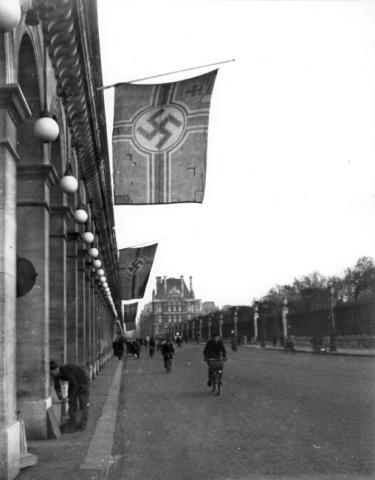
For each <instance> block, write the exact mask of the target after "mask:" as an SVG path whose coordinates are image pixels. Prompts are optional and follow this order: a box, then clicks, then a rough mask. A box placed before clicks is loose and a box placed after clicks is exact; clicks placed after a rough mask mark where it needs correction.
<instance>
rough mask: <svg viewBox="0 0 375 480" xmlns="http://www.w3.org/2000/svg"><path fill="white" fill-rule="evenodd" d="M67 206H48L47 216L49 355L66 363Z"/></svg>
mask: <svg viewBox="0 0 375 480" xmlns="http://www.w3.org/2000/svg"><path fill="white" fill-rule="evenodd" d="M69 212H70V210H69V208H68V207H64V206H61V207H60V206H59V207H51V216H50V249H49V252H50V269H49V271H50V318H49V330H50V340H49V345H50V357H51V359H53V360H56V361H57V362H58V363H59V364H64V363H67V245H66V243H67V237H66V220H67V217H68V216H69Z"/></svg>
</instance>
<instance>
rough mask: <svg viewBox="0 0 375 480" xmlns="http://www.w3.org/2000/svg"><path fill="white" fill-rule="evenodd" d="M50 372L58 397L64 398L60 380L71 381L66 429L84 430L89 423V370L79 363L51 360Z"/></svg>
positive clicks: (72, 430)
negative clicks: (61, 363) (71, 363)
mask: <svg viewBox="0 0 375 480" xmlns="http://www.w3.org/2000/svg"><path fill="white" fill-rule="evenodd" d="M50 373H51V376H52V377H53V379H54V384H55V390H56V394H57V396H58V398H59V399H60V400H62V399H63V397H62V394H61V385H60V381H63V382H69V387H68V397H69V420H68V422H67V425H66V427H65V428H66V430H65V431H69V432H74V431H75V430H84V429H85V427H86V424H87V419H88V413H89V405H90V404H89V399H90V377H89V376H88V374H87V372H86V371H85V370H84V369H83V368H81V367H79V366H78V365H69V364H67V365H61V366H59V365H58V363H57V362H55V361H54V360H51V362H50ZM78 413H79V422H78V423H77V414H78Z"/></svg>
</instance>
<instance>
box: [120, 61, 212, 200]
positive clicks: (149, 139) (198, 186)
mask: <svg viewBox="0 0 375 480" xmlns="http://www.w3.org/2000/svg"><path fill="white" fill-rule="evenodd" d="M216 74H217V70H214V71H212V72H209V73H206V74H204V75H200V76H198V77H194V78H189V79H187V80H182V81H179V82H173V83H164V84H156V85H137V84H130V83H124V84H120V85H118V86H117V87H116V89H115V112H114V125H113V163H114V168H113V180H114V196H115V203H116V204H117V205H125V204H126V205H129V204H132V205H142V204H147V205H148V204H164V203H182V202H195V203H202V201H203V197H204V189H205V181H206V153H207V132H208V121H209V111H210V102H211V94H212V90H213V86H214V82H215V78H216Z"/></svg>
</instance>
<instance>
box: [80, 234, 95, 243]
mask: <svg viewBox="0 0 375 480" xmlns="http://www.w3.org/2000/svg"><path fill="white" fill-rule="evenodd" d="M94 238H95V237H94V234H93V233H92V232H84V233H82V240H83V241H84V242H85V243H87V244H90V243H92V242H93V241H94Z"/></svg>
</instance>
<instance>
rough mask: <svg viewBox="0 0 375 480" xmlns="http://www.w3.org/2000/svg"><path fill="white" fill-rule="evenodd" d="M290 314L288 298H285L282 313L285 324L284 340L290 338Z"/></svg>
mask: <svg viewBox="0 0 375 480" xmlns="http://www.w3.org/2000/svg"><path fill="white" fill-rule="evenodd" d="M288 313H289V310H288V300H287V299H286V298H284V300H283V308H282V311H281V318H282V322H283V335H284V338H287V337H288Z"/></svg>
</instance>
